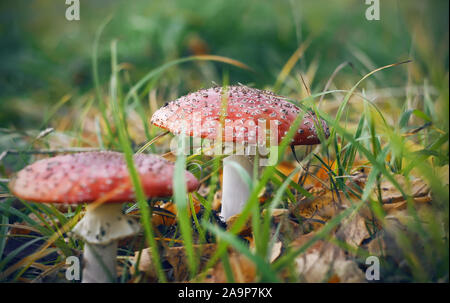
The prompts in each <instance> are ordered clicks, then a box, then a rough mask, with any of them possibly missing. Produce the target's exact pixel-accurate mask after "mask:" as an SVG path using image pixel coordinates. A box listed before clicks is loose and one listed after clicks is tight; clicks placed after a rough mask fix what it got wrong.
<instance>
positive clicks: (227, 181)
mask: <svg viewBox="0 0 450 303" xmlns="http://www.w3.org/2000/svg"><path fill="white" fill-rule="evenodd" d="M223 98H225V99H226V100H227V104H226V111H224V109H223V108H222V104H223V103H222V100H223ZM221 112H223V116H224V117H223V118H224V119H223V122H224V123H223V124H222V123H221ZM299 114H300V109H299V108H298V107H297V106H295V105H293V104H292V103H290V102H288V101H286V100H285V98H283V97H281V96H278V95H275V94H274V93H273V92H270V91H267V90H259V89H255V88H250V87H247V86H244V85H240V86H230V87H226V88H221V87H213V88H209V89H204V90H200V91H197V92H194V93H191V94H188V95H186V96H183V97H181V98H179V99H177V100H174V101H171V102H168V103H166V104H165V105H164V106H163V107H162V108H160V109H159V110H157V111H156V112H155V113H154V114H153V116H152V119H151V122H152V123H153V124H154V125H156V126H159V127H161V128H164V129H167V130H169V131H171V132H172V133H175V134H178V133H181V132H184V133H185V134H186V135H189V136H192V137H200V138H206V139H210V140H216V139H217V138H219V139H221V140H222V141H223V142H235V143H236V144H243V145H245V144H248V143H255V142H256V141H258V143H259V142H260V139H261V138H265V131H266V129H267V128H268V124H269V123H267V122H273V124H274V125H275V128H274V129H275V131H276V132H277V134H279V136H278V137H277V138H275V140H274V141H273V138H271V142H275V144H279V143H280V142H281V140H282V139H283V137H284V136H285V135H286V133H287V132H288V130H289V129H290V127H291V124H292V123H293V122H294V120H295V119H296V117H297V115H299ZM258 122H263V124H262V125H261V124H258ZM315 125H320V127H322V130H323V132H324V134H325V137H328V136H329V129H328V126H327V124H326V123H325V121H323V120H320V122H319V119H318V118H317V117H316V116H315V114H314V113H313V112H308V113H306V114H305V116H304V118H303V121H302V123H301V125H300V127H299V128H298V130H297V133H296V134H295V136H294V138H293V139H292V142H291V145H313V144H319V143H320V140H319V137H318V134H317V130H316V127H315ZM230 126H231V130H232V131H231V134H230V132H229V131H228V130H229V129H230ZM261 126H262V127H261ZM218 131H219V132H218ZM234 131H236V132H234ZM271 131H272V129H271ZM220 134H222V135H220ZM272 135H273V134H271V136H272ZM233 162H234V163H237V164H238V165H240V166H241V167H243V168H244V169H245V170H246V171H247V172H248V174H249V175H250V176H251V175H252V168H253V164H252V160H251V157H249V156H248V155H230V156H228V157H227V158H225V159H224V161H223V184H222V210H221V216H222V217H223V219H224V220H225V221H226V220H228V219H229V218H230V217H231V216H233V215H235V214H238V213H240V212H241V210H242V208H243V206H244V205H245V203H246V201H247V199H248V197H249V194H250V193H249V189H248V186H247V185H246V184H245V182H244V181H243V180H242V178H241V175H240V174H239V173H238V171H237V170H236V168H235V167H234V164H231V163H233Z"/></svg>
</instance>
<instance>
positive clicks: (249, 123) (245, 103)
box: [151, 85, 329, 145]
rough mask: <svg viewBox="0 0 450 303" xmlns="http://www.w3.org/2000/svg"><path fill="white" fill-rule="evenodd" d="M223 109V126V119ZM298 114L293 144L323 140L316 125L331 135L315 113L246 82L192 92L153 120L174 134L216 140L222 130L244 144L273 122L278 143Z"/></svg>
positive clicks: (223, 138) (226, 139)
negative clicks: (305, 110)
mask: <svg viewBox="0 0 450 303" xmlns="http://www.w3.org/2000/svg"><path fill="white" fill-rule="evenodd" d="M223 99H225V100H227V103H226V104H227V105H226V111H225V109H223V108H222V104H224V103H225V102H223V101H222V100H223ZM222 112H223V113H224V114H223V125H224V127H222V126H221V121H220V119H221V113H222ZM299 114H301V115H303V120H302V122H301V125H300V127H299V128H298V130H297V132H296V134H295V136H294V138H293V140H292V142H291V144H292V145H312V144H318V143H320V140H319V136H318V134H317V130H316V127H315V125H320V126H321V127H322V129H323V133H324V135H325V137H328V136H329V129H328V126H327V124H326V122H325V121H323V120H320V122H319V119H318V118H317V117H316V115H315V114H314V113H313V112H307V113H304V112H302V111H301V110H300V109H299V108H298V107H297V106H295V105H294V104H292V103H290V102H288V101H286V100H285V98H283V97H281V96H278V95H275V94H274V93H273V92H270V91H267V90H259V89H255V88H250V87H247V86H243V85H240V86H229V87H226V88H221V87H212V88H209V89H203V90H200V91H197V92H194V93H190V94H188V95H186V96H183V97H181V98H178V99H177V100H174V101H171V102H168V103H166V104H165V105H164V106H163V107H162V108H160V109H159V110H157V111H156V112H155V113H154V114H153V116H152V119H151V122H152V123H153V124H154V125H156V126H158V127H161V128H164V129H167V130H169V131H171V132H172V133H174V134H179V133H181V132H184V133H185V134H186V135H189V136H193V137H201V138H206V139H210V140H215V139H216V138H217V136H218V135H217V134H218V132H217V131H218V129H221V130H222V133H221V134H222V136H221V138H222V140H223V141H233V142H237V143H243V144H245V143H248V142H249V141H251V140H253V141H256V140H257V139H256V138H260V136H261V137H263V136H265V134H266V129H269V128H270V123H273V124H275V126H276V127H277V130H278V137H277V139H278V140H277V143H280V142H281V140H282V139H283V137H284V136H285V135H286V133H287V131H288V130H289V128H290V127H291V124H292V123H293V122H294V120H295V119H296V118H297V116H298V115H299ZM270 121H271V122H270ZM228 127H231V130H230V131H227V128H228ZM262 127H263V128H264V132H262V131H261V130H262ZM260 132H261V133H262V135H261V134H260ZM219 134H220V132H219Z"/></svg>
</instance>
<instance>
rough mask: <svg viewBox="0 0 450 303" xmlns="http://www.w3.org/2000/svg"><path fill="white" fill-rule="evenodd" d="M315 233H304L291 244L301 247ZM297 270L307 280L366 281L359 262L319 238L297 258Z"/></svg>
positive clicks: (316, 281)
mask: <svg viewBox="0 0 450 303" xmlns="http://www.w3.org/2000/svg"><path fill="white" fill-rule="evenodd" d="M313 236H314V233H310V234H307V235H302V236H300V237H299V238H298V239H296V241H294V242H293V243H292V244H291V245H293V246H297V247H300V246H302V245H303V244H305V243H306V242H307V241H309V240H310V239H311V238H312V237H313ZM295 263H296V266H297V272H298V274H299V275H300V278H301V280H302V281H305V282H315V283H318V282H327V281H328V282H330V281H331V282H344V283H350V282H364V281H365V277H364V274H363V272H362V271H361V270H360V269H359V267H358V266H357V264H356V263H355V262H354V261H352V260H348V259H346V254H345V252H344V251H343V250H342V249H340V248H338V247H337V246H335V245H333V244H331V243H327V242H325V241H322V240H319V241H316V242H315V243H314V245H312V246H311V247H310V248H309V249H308V250H307V251H306V252H305V253H304V254H302V255H300V256H298V257H297V258H296V259H295Z"/></svg>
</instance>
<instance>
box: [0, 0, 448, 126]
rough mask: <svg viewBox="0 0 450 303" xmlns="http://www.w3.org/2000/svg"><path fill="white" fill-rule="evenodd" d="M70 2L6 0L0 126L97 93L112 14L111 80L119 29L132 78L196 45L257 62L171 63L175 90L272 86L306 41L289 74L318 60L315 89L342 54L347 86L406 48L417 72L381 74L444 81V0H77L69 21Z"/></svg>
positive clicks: (168, 89)
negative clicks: (95, 57)
mask: <svg viewBox="0 0 450 303" xmlns="http://www.w3.org/2000/svg"><path fill="white" fill-rule="evenodd" d="M64 2H65V1H48V0H35V1H29V0H18V1H1V2H0V20H1V22H0V62H1V64H0V127H2V128H14V129H34V128H41V127H43V126H42V122H43V121H42V120H43V119H42V117H43V113H44V112H46V111H48V110H49V108H51V106H52V105H54V104H55V103H57V102H58V101H59V100H61V98H63V96H65V95H67V94H70V95H71V96H83V95H85V94H90V93H93V78H92V64H91V59H92V48H93V41H94V38H95V33H96V31H97V30H98V28H99V26H100V25H101V23H103V22H104V21H105V20H106V19H107V18H108V16H112V20H111V22H110V23H109V24H108V25H107V26H106V28H105V30H104V33H103V35H102V37H101V40H100V50H99V69H100V70H99V71H100V80H101V82H102V84H104V85H105V87H107V86H106V83H107V81H108V80H109V76H110V42H111V40H113V39H118V50H119V60H120V62H126V63H127V68H129V75H130V83H135V82H137V81H138V80H139V79H140V78H141V77H142V76H143V75H144V74H145V73H147V72H148V71H150V70H151V69H153V68H155V67H158V66H160V65H162V64H164V63H165V62H168V61H170V60H173V59H176V58H180V57H186V56H191V55H199V54H214V55H220V56H226V57H229V58H232V59H236V60H239V61H241V62H243V63H245V64H247V65H248V66H250V67H251V68H252V69H253V72H249V71H246V70H242V69H239V68H237V67H233V66H230V65H226V64H223V63H213V62H192V63H185V64H182V65H179V66H176V67H173V68H171V69H170V70H169V71H168V72H167V73H165V74H164V75H163V77H161V78H160V79H159V80H158V81H159V83H158V85H159V87H160V89H161V90H162V91H163V93H164V94H165V95H166V96H167V98H173V97H176V96H179V95H182V94H185V93H186V92H188V91H192V90H196V89H198V88H201V87H208V86H210V85H211V81H215V82H217V83H221V81H222V80H221V79H222V76H223V74H224V73H227V74H228V75H229V78H230V82H231V83H237V82H241V83H245V84H248V83H250V84H254V86H256V87H260V88H262V87H270V86H271V85H273V84H274V83H275V81H276V79H277V76H278V74H279V73H280V71H281V69H282V67H283V66H284V64H285V63H286V62H287V61H288V59H289V57H290V56H291V55H292V54H293V53H294V52H295V51H296V49H297V48H298V47H299V45H301V44H302V43H304V42H305V41H308V42H310V43H311V44H310V46H309V48H307V50H306V52H305V54H304V56H303V58H302V59H301V60H299V62H297V63H296V65H295V67H294V69H293V72H292V74H293V75H295V74H296V73H297V74H298V72H299V71H302V72H305V73H306V72H308V71H309V72H311V71H313V72H314V79H313V80H312V81H311V83H309V84H310V85H311V89H312V90H313V91H321V90H322V89H323V87H324V86H325V83H326V82H327V80H328V78H329V77H330V75H331V74H332V73H333V71H334V70H335V68H336V67H337V66H338V65H339V64H341V63H343V62H345V61H350V62H352V63H353V65H354V69H352V68H349V67H348V68H344V69H343V70H342V72H340V73H339V76H338V77H337V78H336V79H335V84H336V86H337V87H339V86H343V87H340V88H342V89H344V88H345V89H346V88H348V87H349V86H351V84H352V83H353V84H354V83H355V82H356V81H357V80H358V79H359V78H360V77H361V75H363V74H364V73H366V72H368V71H369V70H372V69H374V68H376V67H379V66H382V65H386V64H390V63H394V62H399V61H402V60H405V59H412V60H414V64H413V65H410V66H409V67H408V68H410V69H411V70H410V72H409V73H405V72H401V71H397V70H392V71H391V70H390V71H387V72H384V73H383V74H382V75H377V77H376V78H375V81H378V84H379V85H380V86H381V87H396V86H404V85H405V83H406V82H407V81H410V83H413V84H414V83H416V84H418V85H423V82H424V80H427V81H429V83H431V84H432V87H434V88H436V89H437V90H440V89H441V88H442V87H445V86H447V89H446V90H447V91H448V9H449V8H448V3H449V2H448V1H447V0H442V1H440V0H433V1H422V0H414V1H413V0H392V1H383V0H381V1H380V3H381V7H380V9H381V11H380V16H381V20H380V21H367V20H366V19H365V10H366V9H367V8H368V6H367V5H366V4H365V3H364V1H362V0H346V1H329V0H315V1H300V0H279V1H268V0H209V1H194V0H165V1H147V0H145V1H137V0H134V1H129V0H128V1H125V0H123V1H107V0H89V1H87V0H81V1H80V2H81V20H80V21H72V22H69V21H67V20H66V19H65V10H66V8H67V6H66V5H65V3H64ZM408 74H409V75H410V77H411V79H407V77H408ZM310 80H311V79H310ZM292 83H293V82H292ZM286 85H289V79H288V80H287V83H286ZM292 85H297V84H295V83H294V84H292Z"/></svg>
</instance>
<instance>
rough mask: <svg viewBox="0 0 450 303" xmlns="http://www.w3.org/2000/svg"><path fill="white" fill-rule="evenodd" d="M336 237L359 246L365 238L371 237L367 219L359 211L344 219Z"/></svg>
mask: <svg viewBox="0 0 450 303" xmlns="http://www.w3.org/2000/svg"><path fill="white" fill-rule="evenodd" d="M336 237H337V238H338V239H340V240H342V241H345V242H346V243H347V244H350V245H353V246H356V247H359V246H360V245H361V243H362V242H363V240H364V239H367V238H370V234H369V232H368V231H367V228H366V220H365V219H364V218H363V217H362V216H361V215H360V214H359V213H355V214H354V215H352V216H350V217H348V218H346V219H344V220H343V221H342V222H341V224H340V226H339V228H338V230H337V232H336Z"/></svg>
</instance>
